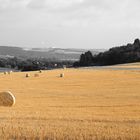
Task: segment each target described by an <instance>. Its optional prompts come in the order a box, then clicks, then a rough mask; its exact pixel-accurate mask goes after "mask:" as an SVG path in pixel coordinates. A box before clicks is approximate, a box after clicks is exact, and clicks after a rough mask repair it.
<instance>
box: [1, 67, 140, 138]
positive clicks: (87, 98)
mask: <svg viewBox="0 0 140 140" xmlns="http://www.w3.org/2000/svg"><path fill="white" fill-rule="evenodd" d="M138 66H139V65H138ZM121 67H122V66H121ZM125 67H126V66H125ZM127 67H131V65H128V66H127ZM132 67H134V65H132ZM135 67H137V64H136V65H135ZM35 73H38V72H30V75H31V76H30V77H29V78H26V77H25V74H26V73H21V72H15V73H12V74H10V75H4V74H3V73H2V74H0V81H1V82H0V90H1V91H7V90H8V91H11V92H12V93H13V94H14V95H15V97H16V104H15V106H13V107H11V108H9V107H0V140H3V139H4V140H5V139H6V140H9V139H10V140H19V139H22V140H139V139H140V70H111V69H100V70H97V69H82V68H81V69H66V70H63V69H60V70H52V71H43V72H42V73H40V74H39V75H40V76H39V77H34V74H35ZM60 73H64V74H65V76H64V77H63V78H60V77H59V75H60Z"/></svg>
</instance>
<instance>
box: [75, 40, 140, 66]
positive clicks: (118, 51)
mask: <svg viewBox="0 0 140 140" xmlns="http://www.w3.org/2000/svg"><path fill="white" fill-rule="evenodd" d="M139 61H140V40H139V39H135V41H134V43H133V44H130V43H129V44H127V45H123V46H120V47H113V48H111V49H109V50H108V51H105V52H102V53H99V54H97V55H92V53H91V52H90V51H88V52H85V53H84V54H81V56H80V60H79V61H77V62H75V63H74V65H73V66H74V67H80V66H105V65H114V64H123V63H131V62H139Z"/></svg>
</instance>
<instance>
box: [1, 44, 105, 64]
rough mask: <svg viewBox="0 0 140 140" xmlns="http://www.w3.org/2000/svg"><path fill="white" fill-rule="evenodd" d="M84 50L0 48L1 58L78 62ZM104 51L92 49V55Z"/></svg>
mask: <svg viewBox="0 0 140 140" xmlns="http://www.w3.org/2000/svg"><path fill="white" fill-rule="evenodd" d="M86 51H87V50H86V49H62V48H32V49H27V48H20V47H10V46H0V58H1V57H21V58H26V59H27V58H48V59H56V60H73V61H75V60H78V59H79V57H80V55H81V53H84V52H86ZM102 51H104V50H98V49H95V50H94V49H93V50H91V52H92V53H93V54H98V53H99V52H102Z"/></svg>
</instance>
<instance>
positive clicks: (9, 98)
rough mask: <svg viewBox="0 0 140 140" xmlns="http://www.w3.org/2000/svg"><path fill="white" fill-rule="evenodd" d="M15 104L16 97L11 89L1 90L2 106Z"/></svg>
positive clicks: (0, 101) (0, 99) (0, 103)
mask: <svg viewBox="0 0 140 140" xmlns="http://www.w3.org/2000/svg"><path fill="white" fill-rule="evenodd" d="M14 104H15V97H14V95H13V94H12V93H11V92H10V91H6V92H0V106H7V107H8V106H9V107H11V106H13V105H14Z"/></svg>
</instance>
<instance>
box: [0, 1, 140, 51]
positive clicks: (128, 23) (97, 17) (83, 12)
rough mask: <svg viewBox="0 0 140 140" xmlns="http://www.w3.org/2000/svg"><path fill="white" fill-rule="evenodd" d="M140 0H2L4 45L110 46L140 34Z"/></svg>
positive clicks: (0, 24)
mask: <svg viewBox="0 0 140 140" xmlns="http://www.w3.org/2000/svg"><path fill="white" fill-rule="evenodd" d="M139 5H140V0H0V45H9V46H19V47H26V48H36V47H37V48H39V47H41V48H49V47H56V48H85V49H108V48H111V47H115V46H120V45H125V44H127V43H133V41H134V39H135V38H140V8H139Z"/></svg>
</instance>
